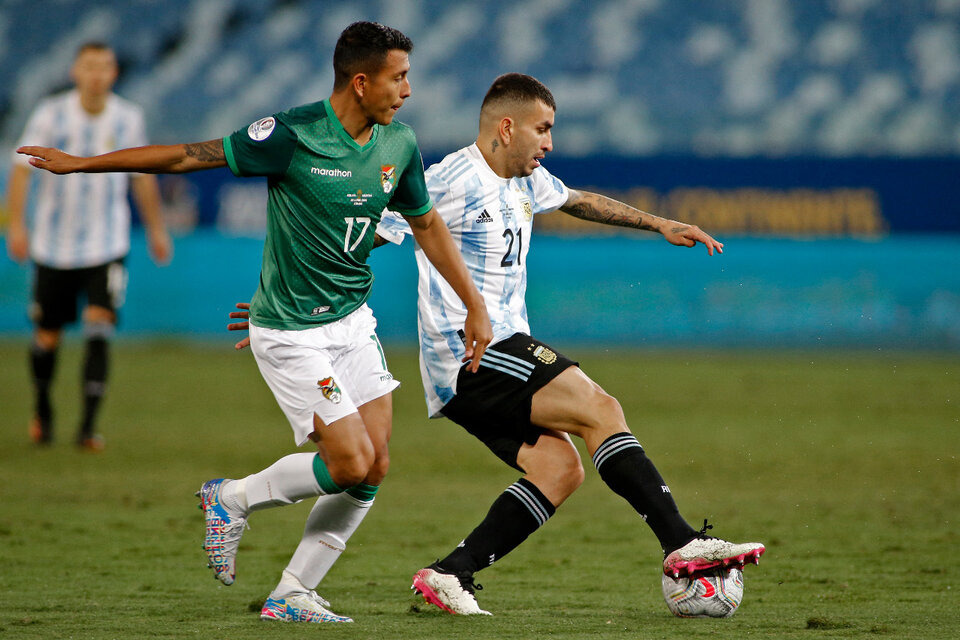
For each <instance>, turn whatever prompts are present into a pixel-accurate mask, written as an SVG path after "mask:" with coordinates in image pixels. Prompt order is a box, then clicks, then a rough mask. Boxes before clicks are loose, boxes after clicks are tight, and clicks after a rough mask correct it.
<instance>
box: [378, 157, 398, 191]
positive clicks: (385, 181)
mask: <svg viewBox="0 0 960 640" xmlns="http://www.w3.org/2000/svg"><path fill="white" fill-rule="evenodd" d="M380 185H381V186H382V187H383V192H384V193H390V192H391V191H393V188H394V187H395V186H397V167H396V166H394V165H392V164H385V165H383V166H382V167H380Z"/></svg>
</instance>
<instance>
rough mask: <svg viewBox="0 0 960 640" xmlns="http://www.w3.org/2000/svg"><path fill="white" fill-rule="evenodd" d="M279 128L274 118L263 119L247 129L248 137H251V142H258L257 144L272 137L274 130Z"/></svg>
mask: <svg viewBox="0 0 960 640" xmlns="http://www.w3.org/2000/svg"><path fill="white" fill-rule="evenodd" d="M276 126H277V120H276V118H274V117H273V116H270V117H269V118H263V119H262V120H257V121H256V122H254V123H253V124H252V125H250V126H249V127H247V135H248V136H250V139H251V140H256V141H257V142H262V141H264V140H266V139H267V138H269V137H270V134H271V133H273V130H274V129H275V128H276Z"/></svg>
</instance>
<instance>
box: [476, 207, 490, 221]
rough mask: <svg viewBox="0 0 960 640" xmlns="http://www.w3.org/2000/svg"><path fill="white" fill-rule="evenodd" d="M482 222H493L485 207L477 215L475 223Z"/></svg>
mask: <svg viewBox="0 0 960 640" xmlns="http://www.w3.org/2000/svg"><path fill="white" fill-rule="evenodd" d="M484 222H493V216H492V215H490V214H489V213H487V210H486V209H484V210H483V211H481V212H480V215H479V216H477V224H481V223H484Z"/></svg>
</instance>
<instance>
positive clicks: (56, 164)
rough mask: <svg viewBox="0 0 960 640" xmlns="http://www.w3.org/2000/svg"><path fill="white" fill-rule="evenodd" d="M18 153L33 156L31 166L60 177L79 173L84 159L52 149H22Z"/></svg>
mask: <svg viewBox="0 0 960 640" xmlns="http://www.w3.org/2000/svg"><path fill="white" fill-rule="evenodd" d="M17 153H19V154H21V155H25V156H33V157H31V158H30V161H29V162H30V164H31V165H33V166H35V167H37V168H38V169H43V170H45V171H49V172H50V173H56V174H58V175H62V174H64V173H73V172H74V171H77V170H78V169H80V161H81V160H82V158H78V157H77V156H72V155H70V154H69V153H64V152H63V151H60V149H52V148H50V147H20V148H19V149H17Z"/></svg>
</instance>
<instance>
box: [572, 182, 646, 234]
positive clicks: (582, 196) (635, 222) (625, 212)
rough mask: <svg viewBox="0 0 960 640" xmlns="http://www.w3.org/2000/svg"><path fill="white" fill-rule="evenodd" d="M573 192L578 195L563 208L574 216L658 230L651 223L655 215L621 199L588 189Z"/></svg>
mask: <svg viewBox="0 0 960 640" xmlns="http://www.w3.org/2000/svg"><path fill="white" fill-rule="evenodd" d="M573 193H577V194H578V197H574V198H572V200H573V201H572V202H567V204H565V205H564V206H563V207H561V209H562V210H563V211H564V212H566V213H568V214H570V215H571V216H573V217H574V218H580V219H581V220H589V221H590V222H599V223H600V224H609V225H613V226H617V227H633V228H634V229H643V230H644V231H656V230H657V227H656V226H655V225H653V224H651V223H652V218H654V217H655V216H651V215H650V214H648V213H645V212H643V211H640V210H639V209H634V208H633V207H631V206H630V205H628V204H625V203H623V202H620V201H619V200H614V199H613V198H608V197H606V196H601V195H599V194H596V193H589V192H587V191H579V192H573Z"/></svg>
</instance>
